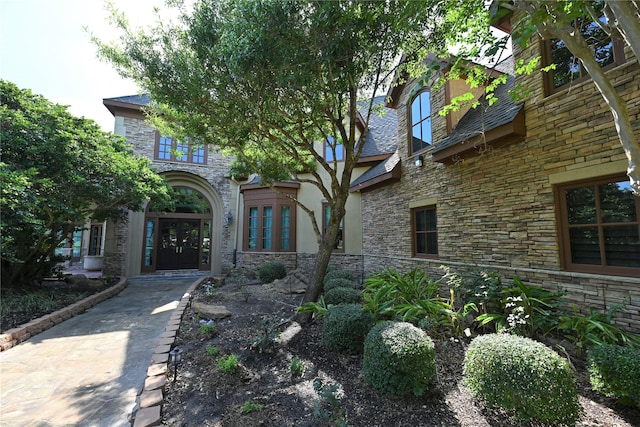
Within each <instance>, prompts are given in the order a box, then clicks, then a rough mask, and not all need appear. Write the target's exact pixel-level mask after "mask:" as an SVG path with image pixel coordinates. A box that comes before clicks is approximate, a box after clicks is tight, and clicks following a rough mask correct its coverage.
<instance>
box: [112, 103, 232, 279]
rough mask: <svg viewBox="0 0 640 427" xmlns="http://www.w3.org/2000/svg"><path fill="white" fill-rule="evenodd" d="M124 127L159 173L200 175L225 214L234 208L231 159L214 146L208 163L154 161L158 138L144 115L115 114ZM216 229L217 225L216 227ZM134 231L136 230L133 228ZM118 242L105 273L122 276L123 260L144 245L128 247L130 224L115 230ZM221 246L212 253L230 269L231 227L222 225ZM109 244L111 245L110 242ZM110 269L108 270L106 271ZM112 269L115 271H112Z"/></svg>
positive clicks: (121, 225) (210, 149)
mask: <svg viewBox="0 0 640 427" xmlns="http://www.w3.org/2000/svg"><path fill="white" fill-rule="evenodd" d="M119 125H120V128H121V129H122V127H123V128H124V135H123V136H124V137H125V138H126V139H127V142H129V143H130V144H131V145H132V148H133V150H134V152H135V153H136V154H138V155H142V156H145V157H147V158H149V159H150V160H151V161H152V164H151V165H152V167H153V168H154V169H156V170H157V171H158V172H159V173H163V172H185V173H189V174H193V175H197V176H198V177H201V178H202V179H204V180H205V181H207V182H208V183H209V184H210V185H211V186H212V187H213V189H214V190H215V192H217V194H218V196H219V198H220V200H221V201H222V204H223V212H222V216H224V214H225V213H226V212H230V211H232V212H233V211H235V207H233V206H231V198H232V197H231V196H232V194H231V186H230V182H229V179H228V178H226V177H225V175H226V174H227V172H228V165H229V163H230V162H231V159H230V158H228V157H224V156H222V155H221V154H220V153H218V152H216V150H215V149H213V148H212V147H209V148H208V155H207V164H206V165H199V164H192V163H181V162H167V161H158V160H154V157H155V141H156V139H155V138H156V130H155V129H154V128H152V127H151V126H150V125H149V123H147V122H146V121H145V120H144V118H143V117H142V116H141V115H136V114H132V115H131V116H126V117H123V116H118V117H116V129H118V127H119ZM216 220H217V221H221V222H222V221H223V220H224V219H223V218H222V217H221V218H214V221H216ZM214 230H215V228H214ZM134 232H135V231H134ZM140 233H142V231H140ZM115 234H116V235H115V236H114V238H115V239H116V241H117V243H114V244H112V245H111V246H110V250H109V252H108V253H105V270H104V271H105V274H114V275H116V274H117V275H121V274H122V271H123V269H124V262H125V261H124V260H125V258H126V257H127V256H128V254H130V253H132V251H133V252H136V251H137V252H141V251H142V248H141V247H128V245H127V238H126V236H127V225H126V224H124V223H121V224H118V225H117V228H116V230H115ZM221 241H222V248H221V253H219V254H216V253H212V256H219V257H221V258H222V266H223V269H224V268H225V266H226V268H229V266H230V265H231V264H232V259H233V250H232V233H231V230H230V227H228V226H223V227H222V236H221ZM107 246H109V245H108V244H107ZM107 272H108V273H107ZM112 272H113V273H112Z"/></svg>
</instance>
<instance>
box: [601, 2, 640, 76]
mask: <svg viewBox="0 0 640 427" xmlns="http://www.w3.org/2000/svg"><path fill="white" fill-rule="evenodd" d="M606 4H607V6H609V8H610V9H611V11H612V12H613V15H614V16H615V18H616V22H615V23H613V24H614V26H615V28H616V29H617V30H618V31H619V32H620V34H621V35H622V37H623V38H624V41H625V42H626V43H627V44H628V45H629V46H630V47H631V50H632V51H633V53H634V54H635V55H636V60H637V61H638V62H639V63H640V17H639V16H638V14H639V13H640V11H639V10H638V6H637V3H634V2H631V1H620V0H613V1H612V0H607V1H606Z"/></svg>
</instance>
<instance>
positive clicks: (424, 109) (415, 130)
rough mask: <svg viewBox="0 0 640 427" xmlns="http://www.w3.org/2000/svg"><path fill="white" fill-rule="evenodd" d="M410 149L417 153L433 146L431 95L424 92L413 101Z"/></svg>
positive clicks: (410, 114) (410, 119)
mask: <svg viewBox="0 0 640 427" xmlns="http://www.w3.org/2000/svg"><path fill="white" fill-rule="evenodd" d="M409 123H411V128H410V129H409V147H410V149H411V153H410V154H413V153H416V152H418V151H420V150H422V149H424V148H427V147H430V146H431V141H432V139H431V93H430V92H429V91H426V90H425V91H422V92H420V93H419V94H417V95H416V97H415V98H413V100H412V101H411V108H410V109H409Z"/></svg>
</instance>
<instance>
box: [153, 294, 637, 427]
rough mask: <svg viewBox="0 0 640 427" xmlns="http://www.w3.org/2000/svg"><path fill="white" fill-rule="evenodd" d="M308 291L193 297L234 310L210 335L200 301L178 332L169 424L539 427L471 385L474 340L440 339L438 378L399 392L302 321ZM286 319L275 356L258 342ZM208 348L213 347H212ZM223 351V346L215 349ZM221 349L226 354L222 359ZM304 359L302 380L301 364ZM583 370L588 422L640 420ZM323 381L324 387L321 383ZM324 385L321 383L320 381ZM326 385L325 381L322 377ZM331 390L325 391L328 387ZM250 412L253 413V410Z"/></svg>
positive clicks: (582, 398)
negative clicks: (467, 361) (468, 352)
mask: <svg viewBox="0 0 640 427" xmlns="http://www.w3.org/2000/svg"><path fill="white" fill-rule="evenodd" d="M301 299H302V295H300V294H284V293H279V292H277V291H275V290H274V289H273V288H271V287H269V285H260V284H255V285H246V286H241V287H240V286H237V285H236V284H232V283H229V284H227V285H225V286H223V287H221V288H216V289H214V290H213V296H207V295H206V290H205V288H204V287H200V288H199V289H198V290H196V292H195V293H194V296H193V300H192V301H193V302H196V301H200V302H206V303H207V304H213V305H224V306H225V307H226V308H227V309H228V310H229V311H230V312H231V316H229V317H227V318H225V319H222V320H219V321H216V322H215V325H216V333H215V334H214V335H210V334H203V333H201V331H200V325H201V323H200V320H201V319H200V317H199V316H198V315H197V314H196V313H195V312H194V310H193V306H194V304H193V303H192V304H191V306H190V307H189V308H188V309H187V311H186V313H185V315H184V318H183V321H182V325H181V328H180V331H179V336H178V338H177V345H178V346H180V347H181V348H183V349H184V362H183V363H182V364H181V365H180V366H179V368H178V373H177V377H176V378H175V379H174V378H173V373H171V375H170V377H169V383H168V386H167V389H166V394H165V404H164V406H163V413H162V416H163V424H164V425H168V426H328V425H348V426H363V427H364V426H367V427H369V426H385V427H386V426H469V427H471V426H473V427H479V426H533V425H536V424H531V423H527V422H525V421H522V420H518V419H516V418H514V417H513V416H511V415H510V414H507V413H505V412H504V411H501V410H497V409H490V408H486V407H484V406H483V405H482V403H481V402H478V401H477V400H475V399H474V398H472V397H471V395H470V394H469V392H468V390H466V389H465V387H464V386H463V385H462V361H463V358H464V351H465V348H466V346H467V345H468V342H464V341H459V340H451V339H442V340H439V341H437V342H436V345H437V364H438V375H437V380H436V382H435V383H434V384H433V387H432V389H431V390H429V391H428V392H427V393H426V394H425V395H423V396H421V397H409V398H403V399H398V398H393V397H389V396H387V395H384V394H381V393H379V392H377V391H376V390H374V389H373V388H372V387H370V386H369V385H368V384H367V383H365V382H364V380H363V378H362V374H361V367H362V358H361V356H345V355H339V354H334V353H330V352H328V351H326V350H325V349H324V348H323V346H322V343H321V340H322V338H321V337H322V327H321V324H320V323H319V322H315V323H311V324H309V325H304V326H303V327H301V326H300V325H298V324H296V323H295V322H292V321H291V319H292V318H293V316H294V314H295V307H296V306H298V305H299V303H300V301H301ZM267 315H277V316H278V319H279V320H280V322H279V330H280V331H281V332H282V333H281V335H280V338H279V340H278V343H277V346H276V348H275V349H274V350H273V351H272V352H262V353H260V352H259V351H258V349H257V348H256V346H254V345H253V340H254V338H255V337H257V336H260V322H261V319H262V318H263V316H267ZM207 348H208V349H209V351H207ZM214 348H215V349H214ZM216 350H217V352H218V354H217V355H213V354H212V353H215V352H216ZM231 354H235V355H236V356H237V358H238V362H239V363H238V367H237V370H236V371H235V373H233V374H229V373H225V372H222V371H221V370H220V369H219V368H218V367H217V360H218V358H220V357H222V356H225V357H226V356H229V355H231ZM294 357H296V358H298V359H299V360H300V361H301V362H302V364H303V365H304V371H303V374H302V376H300V377H296V378H294V377H292V375H291V369H290V367H291V360H292V359H293V358H294ZM573 362H574V364H575V366H576V367H577V376H578V387H579V391H580V403H581V405H582V409H583V414H582V416H581V418H580V420H579V422H578V424H577V425H578V426H581V427H586V426H612V427H613V426H616V427H617V426H640V410H638V409H637V408H629V407H624V406H621V405H619V404H618V403H616V402H615V401H614V400H612V399H608V398H606V397H604V396H601V395H599V394H597V393H595V392H592V391H591V390H589V387H588V378H587V377H586V374H585V370H584V362H583V361H581V360H573ZM317 378H320V379H321V380H322V384H324V388H322V389H320V392H318V391H316V390H315V389H314V380H316V379H317ZM316 381H317V380H316ZM316 384H318V383H317V382H316ZM323 390H324V392H323ZM243 412H244V413H243Z"/></svg>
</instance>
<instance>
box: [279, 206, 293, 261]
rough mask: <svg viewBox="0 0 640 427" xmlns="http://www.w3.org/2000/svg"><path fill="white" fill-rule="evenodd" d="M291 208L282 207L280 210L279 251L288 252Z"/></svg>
mask: <svg viewBox="0 0 640 427" xmlns="http://www.w3.org/2000/svg"><path fill="white" fill-rule="evenodd" d="M290 227H291V208H290V207H289V206H282V208H281V209H280V249H283V250H288V249H289V246H290V236H291V228H290Z"/></svg>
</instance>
